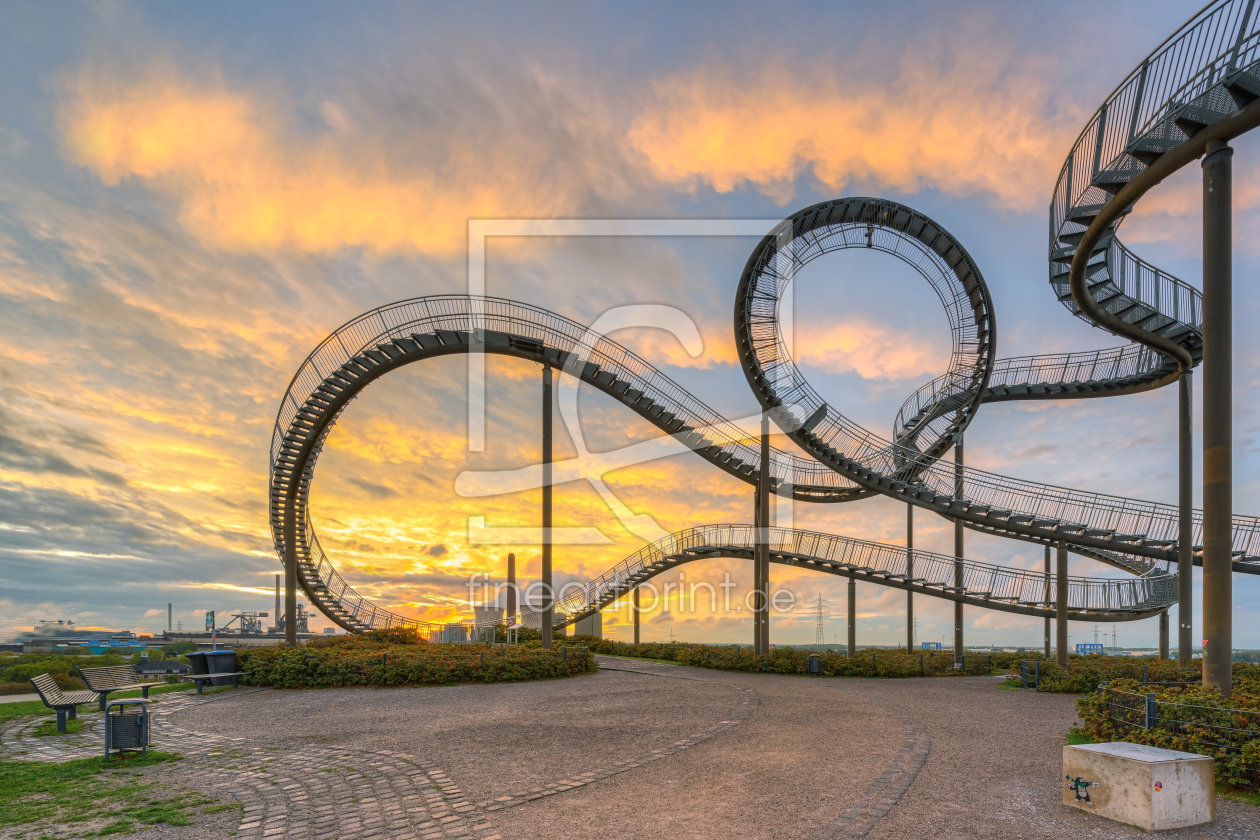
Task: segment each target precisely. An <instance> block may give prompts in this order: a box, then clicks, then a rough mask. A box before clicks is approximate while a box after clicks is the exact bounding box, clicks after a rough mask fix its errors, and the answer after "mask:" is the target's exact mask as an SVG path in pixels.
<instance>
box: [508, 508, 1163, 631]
mask: <svg viewBox="0 0 1260 840" xmlns="http://www.w3.org/2000/svg"><path fill="white" fill-rule="evenodd" d="M755 541H756V529H755V528H754V527H753V526H752V525H704V526H700V527H696V528H687V529H684V530H682V531H678V532H676V533H673V534H670V535H669V536H667V537H664V538H663V539H660V540H657V541H656V542H654V543H651V544H650V545H646V546H644V547H643V548H641V549H639V550H638V551H636V552H635V553H634V554H631V555H630V556H629V557H627V558H626V559H624V560H622V561H621V562H620V563H618V564H617V565H616V566H614V567H613V568H611V569H609V570H608V571H606V572H604V573H603V574H602V575H600V576H599V577H598V578H595V579H594V580H592V581H590V582H588V583H586V584H584V585H582V586H581V587H580V588H577V589H575V590H574V591H571V592H568V593H567V594H566V593H564V592H562V593H561V597H559V598H557V599H556V602H555V604H554V606H553V609H554V610H555V613H556V615H558V616H562V617H563V618H562V619H557V620H556V623H557V624H560V623H569V622H571V621H572V620H573V617H574V616H581V615H585V614H589V613H592V612H594V611H596V610H598V609H600V608H602V607H605V606H608V605H609V604H611V603H613V602H614V601H616V600H617V599H619V598H622V597H624V596H626V595H628V594H629V593H630V592H631V591H633V589H634V588H635V587H636V586H639V585H640V584H641V583H642V582H643V581H644V580H645V579H647V577H650V576H651V575H652V574H655V573H657V572H659V571H664V570H665V568H667V566H663V565H662V564H665V563H666V562H667V561H670V560H671V559H674V558H680V557H682V558H687V559H691V558H690V557H689V555H692V553H694V552H699V553H700V554H699V556H700V557H703V556H712V555H714V554H720V553H721V552H722V551H723V550H728V551H737V552H740V553H751V552H752V550H753V546H754V543H755ZM769 545H770V552H771V556H775V555H785V556H788V557H792V558H794V559H796V560H800V561H811V562H816V563H822V564H826V565H829V566H832V567H838V568H843V569H860V570H863V571H865V572H868V573H873V574H876V575H882V576H885V577H889V578H905V577H906V576H907V571H908V568H909V567H908V564H907V560H908V559H912V560H913V570H914V578H915V579H916V580H917V581H920V582H921V583H922V584H923V585H924V586H927V587H941V588H943V589H944V588H954V587H956V584H955V564H956V562H957V561H956V560H955V558H954V557H952V556H947V555H944V554H937V553H935V552H931V551H920V550H917V549H916V550H910V551H908V550H907V549H906V547H905V546H899V545H889V544H887V543H877V542H871V541H869V540H859V539H853V538H851V537H841V536H837V535H835V534H826V533H820V532H816V531H807V530H803V529H798V528H770V529H769ZM693 556H694V555H693ZM696 559H699V557H696ZM671 565H672V564H671ZM962 566H963V585H962V587H961V589H963V590H965V591H971V592H984V593H987V595H988V599H989V600H991V601H994V602H998V601H1008V602H1010V603H1012V604H1020V605H1025V606H1037V607H1043V608H1052V607H1053V606H1054V604H1055V602H1054V600H1053V599H1052V598H1050V597H1049V594H1048V593H1047V590H1046V580H1045V575H1044V573H1042V572H1032V571H1024V570H1022V569H1012V568H1009V567H1006V566H998V565H993V564H990V563H980V562H978V561H975V560H963V561H962ZM1176 599H1177V576H1176V575H1175V574H1169V573H1167V572H1164V571H1152V572H1151V573H1149V574H1147V575H1144V576H1142V577H1138V578H1131V579H1121V580H1113V579H1108V578H1088V577H1070V578H1068V609H1070V610H1072V611H1074V612H1087V611H1107V612H1149V611H1152V610H1157V609H1159V608H1161V607H1164V606H1167V605H1169V604H1171V603H1174V602H1175V601H1176ZM995 608H1000V607H997V606H995ZM541 613H542V610H541V609H532V610H523V611H522V617H523V619H522V620H524V618H525V617H527V616H530V615H541Z"/></svg>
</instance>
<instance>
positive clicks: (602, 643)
mask: <svg viewBox="0 0 1260 840" xmlns="http://www.w3.org/2000/svg"><path fill="white" fill-rule="evenodd" d="M569 638H570V639H572V640H573V641H581V642H584V643H586V644H588V645H589V646H590V648H591V650H593V651H595V652H596V653H603V654H610V655H614V656H634V657H640V658H644V659H664V660H667V661H670V662H677V663H679V664H680V665H691V666H693V667H696V668H710V669H713V670H719V671H742V672H745V673H764V674H808V673H809V656H810V651H809V650H808V649H801V648H776V649H774V650H772V651H770V653H769V655H767V656H756V657H755V656H753V653H752V648H751V646H748V645H740V646H738V647H736V646H732V645H699V644H688V643H685V642H675V643H668V642H657V643H653V642H647V643H643V644H638V645H634V644H626V643H624V642H614V641H611V640H606V639H597V638H595V637H593V636H576V637H569ZM1008 656H1009V655H1008ZM818 657H819V661H820V665H821V667H822V676H826V677H919V676H952V675H955V674H962V673H965V674H969V675H973V676H974V675H982V674H989V673H991V672H992V669H1000V668H1004V667H1006V666H1005V664H1004V663H1003V662H1002V661H1001V659H1002V656H1001V654H993V655H992V656H990V655H989V654H967V656H966V662H965V665H966V668H965V670H962V669H956V668H954V656H953V653H951V652H948V651H946V652H944V653H941V652H936V653H932V652H924V653H922V654H920V653H909V654H908V653H906V651H905V648H901V649H900V650H888V649H884V648H867V649H864V650H859V651H857V652H856V653H855V654H854V656H853V657H852V658H850V657H849V656H847V655H846V654H843V653H839V652H835V651H827V652H821V651H820V652H819V653H818Z"/></svg>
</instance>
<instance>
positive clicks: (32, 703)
mask: <svg viewBox="0 0 1260 840" xmlns="http://www.w3.org/2000/svg"><path fill="white" fill-rule="evenodd" d="M89 709H91V707H90V706H80V707H79V711H81V712H82V711H86V710H89ZM51 714H56V713H55V712H54V711H53V710H52V709H50V708H48V707H47V706H45V705H44V703H43V701H41V700H23V701H22V702H21V703H0V723H5V722H6V721H10V720H13V719H14V718H20V717H26V716H27V715H51Z"/></svg>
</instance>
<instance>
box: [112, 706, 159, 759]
mask: <svg viewBox="0 0 1260 840" xmlns="http://www.w3.org/2000/svg"><path fill="white" fill-rule="evenodd" d="M128 707H130V708H128ZM148 746H149V701H148V700H141V699H128V700H111V701H110V703H109V705H108V706H106V708H105V760H106V761H109V754H110V751H111V750H117V751H119V752H122V751H124V750H139V751H140V752H142V753H147V752H148Z"/></svg>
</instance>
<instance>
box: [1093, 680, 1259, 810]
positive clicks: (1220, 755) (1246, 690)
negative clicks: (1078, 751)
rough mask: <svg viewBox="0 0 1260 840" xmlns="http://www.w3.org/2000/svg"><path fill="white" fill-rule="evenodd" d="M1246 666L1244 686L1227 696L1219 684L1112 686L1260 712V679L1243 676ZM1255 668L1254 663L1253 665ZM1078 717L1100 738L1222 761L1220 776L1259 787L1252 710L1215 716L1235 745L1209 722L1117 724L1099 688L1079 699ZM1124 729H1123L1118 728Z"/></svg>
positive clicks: (1256, 731) (1118, 682) (1213, 706)
mask: <svg viewBox="0 0 1260 840" xmlns="http://www.w3.org/2000/svg"><path fill="white" fill-rule="evenodd" d="M1240 665H1241V666H1249V663H1238V662H1236V663H1234V675H1235V679H1236V680H1237V681H1238V684H1237V685H1236V686H1235V688H1234V690H1233V692H1232V694H1231V695H1230V696H1229V697H1228V698H1222V697H1221V695H1220V692H1219V691H1217V689H1216V688H1214V687H1211V688H1209V687H1205V686H1203V685H1190V686H1177V687H1157V686H1152V685H1149V684H1143V683H1140V682H1138V681H1137V680H1132V679H1117V680H1114V681H1112V682H1111V683H1110V684H1109V686H1108V687H1109V688H1112V689H1115V690H1116V691H1122V692H1126V693H1128V694H1135V695H1146V694H1154V695H1155V699H1156V701H1157V702H1160V703H1177V704H1181V705H1185V706H1201V707H1207V708H1210V709H1214V710H1215V709H1219V710H1226V711H1228V710H1236V711H1239V712H1260V691H1258V690H1257V689H1260V682H1258V681H1257V680H1256V678H1255V674H1254V673H1253V674H1248V675H1246V676H1244V677H1243V678H1241V679H1239V677H1238V673H1239V670H1240ZM1250 667H1254V666H1250ZM1076 711H1077V715H1078V716H1079V717H1080V719H1081V723H1080V725H1079V727H1078V729H1079V731H1081V732H1082V733H1084V734H1086V735H1089V736H1090V737H1092V738H1095V739H1097V740H1099V741H1128V742H1130V743H1134V744H1148V745H1150V746H1154V747H1163V748H1165V749H1170V750H1181V751H1183V752H1191V753H1198V754H1199V755H1208V756H1211V757H1212V758H1214V759H1215V760H1216V780H1217V781H1218V782H1221V783H1223V784H1226V785H1229V786H1231V787H1243V788H1248V789H1251V790H1255V789H1256V780H1257V776H1256V773H1257V772H1260V723H1258V722H1257V719H1256V717H1254V716H1253V715H1250V714H1246V715H1244V714H1238V715H1228V714H1226V715H1225V716H1224V719H1220V717H1221V716H1220V715H1213V717H1216V718H1217V720H1216V721H1215V723H1216V724H1217V725H1224V726H1228V727H1229V728H1230V730H1231V731H1230V733H1229V736H1228V737H1229V738H1230V741H1231V743H1232V748H1231V747H1230V746H1225V745H1223V742H1222V735H1221V733H1219V732H1217V731H1215V730H1213V729H1210V728H1208V727H1207V726H1196V725H1194V724H1193V723H1181V724H1180V726H1179V728H1180V729H1181V731H1179V732H1177V731H1172V730H1171V729H1166V728H1162V727H1160V726H1156V727H1154V728H1151V729H1143V728H1133V727H1129V726H1122V727H1119V728H1118V727H1117V726H1116V724H1115V722H1114V721H1112V719H1111V714H1110V712H1111V710H1110V707H1109V699H1108V694H1107V693H1106V692H1103V691H1095V692H1092V693H1090V694H1086V695H1085V696H1083V697H1081V698H1080V699H1078V700H1077V701H1076ZM1118 730H1120V731H1118Z"/></svg>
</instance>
